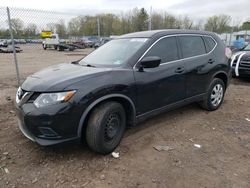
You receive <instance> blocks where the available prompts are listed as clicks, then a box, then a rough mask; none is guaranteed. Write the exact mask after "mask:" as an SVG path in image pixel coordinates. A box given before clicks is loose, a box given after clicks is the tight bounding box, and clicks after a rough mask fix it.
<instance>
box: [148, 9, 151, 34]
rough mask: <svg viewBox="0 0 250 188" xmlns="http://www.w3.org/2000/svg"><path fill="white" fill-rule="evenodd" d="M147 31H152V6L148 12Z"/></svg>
mask: <svg viewBox="0 0 250 188" xmlns="http://www.w3.org/2000/svg"><path fill="white" fill-rule="evenodd" d="M148 30H149V31H150V30H152V6H151V7H150V12H149V21H148Z"/></svg>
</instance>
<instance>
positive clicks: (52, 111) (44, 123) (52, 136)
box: [16, 103, 80, 146]
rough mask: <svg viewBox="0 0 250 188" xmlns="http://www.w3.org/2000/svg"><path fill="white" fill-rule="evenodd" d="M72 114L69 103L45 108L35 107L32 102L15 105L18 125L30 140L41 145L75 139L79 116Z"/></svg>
mask: <svg viewBox="0 0 250 188" xmlns="http://www.w3.org/2000/svg"><path fill="white" fill-rule="evenodd" d="M72 113H73V114H74V110H73V108H72V107H71V105H70V104H69V103H61V104H56V105H53V106H50V107H47V108H36V107H35V106H34V105H33V103H25V104H23V105H22V106H18V105H16V114H17V118H18V126H19V129H20V130H21V132H22V133H23V134H24V135H25V136H26V137H27V138H28V139H30V140H32V141H34V142H36V143H38V144H39V145H42V146H49V145H55V144H59V143H63V142H68V141H77V140H80V138H79V137H78V135H77V130H78V125H79V120H80V117H77V116H76V115H73V114H72Z"/></svg>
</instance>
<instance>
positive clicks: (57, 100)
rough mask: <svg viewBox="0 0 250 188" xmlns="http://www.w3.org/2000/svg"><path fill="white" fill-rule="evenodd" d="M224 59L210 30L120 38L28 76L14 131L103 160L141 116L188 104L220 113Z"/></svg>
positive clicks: (228, 73) (226, 58)
mask: <svg viewBox="0 0 250 188" xmlns="http://www.w3.org/2000/svg"><path fill="white" fill-rule="evenodd" d="M229 58H230V50H228V49H227V48H226V47H225V45H224V43H223V42H222V41H221V40H220V39H219V37H218V36H217V35H216V34H214V33H210V32H202V31H190V30H160V31H159V30H158V31H145V32H138V33H131V34H126V35H123V36H121V37H119V38H117V39H114V40H112V41H110V42H108V43H107V44H105V45H103V46H102V47H100V48H98V49H97V50H95V51H94V52H92V53H91V54H89V55H88V56H86V57H85V58H83V59H82V60H79V61H78V62H74V63H71V64H60V65H56V66H52V67H49V68H47V69H44V70H42V71H40V72H37V73H35V74H33V75H31V76H29V77H28V78H27V79H26V80H25V81H24V83H23V84H22V86H21V87H20V88H19V89H18V91H17V95H16V106H17V114H18V119H19V127H20V129H21V131H22V132H23V134H24V135H25V136H26V137H28V138H29V139H31V140H33V141H35V142H37V143H38V144H40V145H44V146H45V145H53V144H58V143H62V142H66V141H72V140H82V139H84V140H86V142H87V144H88V146H89V147H90V148H91V149H92V150H93V151H96V152H98V153H101V154H107V153H110V152H112V151H113V150H114V149H115V148H116V147H117V145H118V144H119V142H120V141H121V138H122V136H123V133H124V130H125V128H126V126H131V125H135V124H136V123H137V122H138V121H141V120H144V119H145V118H148V117H150V116H153V115H155V114H158V113H160V112H163V111H166V110H169V109H173V108H176V107H179V106H182V105H185V104H188V103H192V102H199V103H200V104H201V106H202V107H203V108H205V109H206V110H209V111H212V110H216V109H217V108H219V106H220V105H221V104H222V102H223V98H224V93H225V91H226V88H227V86H228V84H229V81H230V78H231V68H230V61H229Z"/></svg>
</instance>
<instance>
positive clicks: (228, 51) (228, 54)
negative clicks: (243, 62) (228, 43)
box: [225, 47, 232, 59]
mask: <svg viewBox="0 0 250 188" xmlns="http://www.w3.org/2000/svg"><path fill="white" fill-rule="evenodd" d="M225 55H226V56H227V58H228V59H230V58H231V57H232V50H231V49H230V48H228V47H226V48H225Z"/></svg>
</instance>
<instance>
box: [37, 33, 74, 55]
mask: <svg viewBox="0 0 250 188" xmlns="http://www.w3.org/2000/svg"><path fill="white" fill-rule="evenodd" d="M42 45H43V49H44V50H46V49H47V48H54V49H55V50H58V51H63V50H69V51H73V50H75V49H76V47H75V46H71V45H68V44H65V43H63V42H61V41H60V39H59V36H58V34H52V35H51V37H50V38H45V40H44V41H43V43H42Z"/></svg>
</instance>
